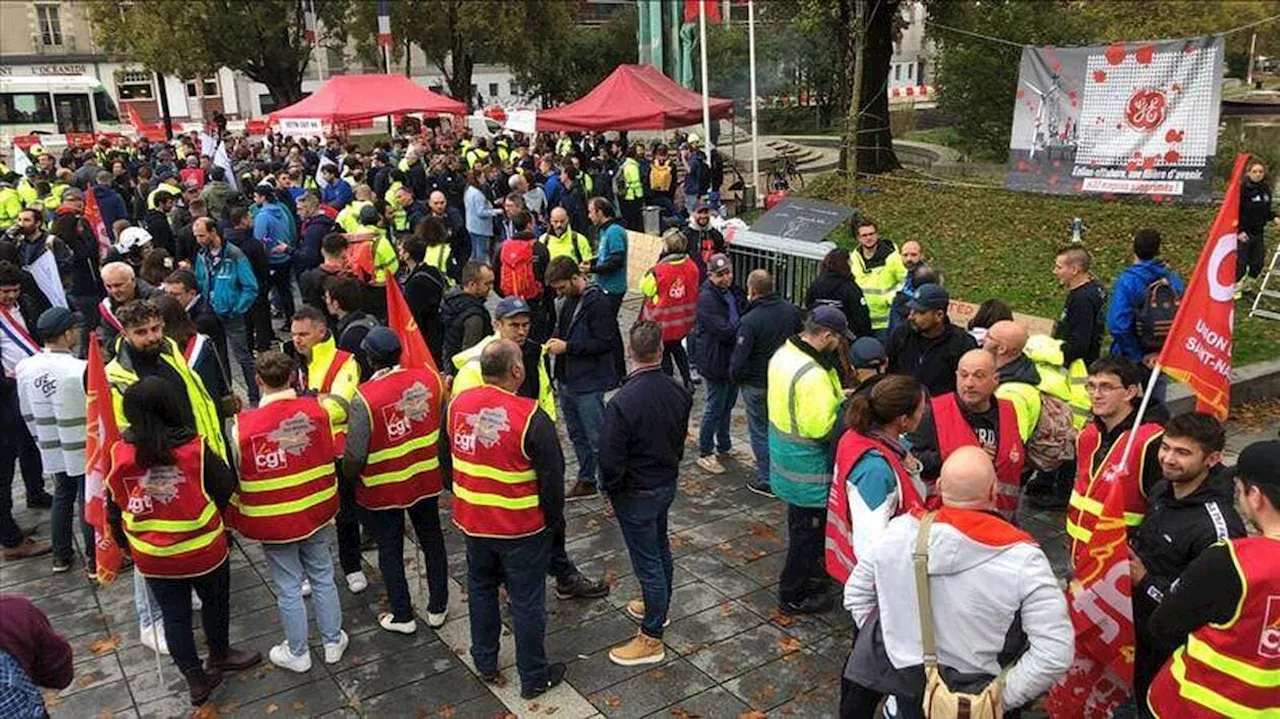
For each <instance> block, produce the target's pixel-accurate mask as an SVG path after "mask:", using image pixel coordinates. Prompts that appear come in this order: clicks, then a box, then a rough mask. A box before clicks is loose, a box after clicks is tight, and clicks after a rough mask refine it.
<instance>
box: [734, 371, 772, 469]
mask: <svg viewBox="0 0 1280 719" xmlns="http://www.w3.org/2000/svg"><path fill="white" fill-rule="evenodd" d="M738 391H739V392H741V393H742V404H743V405H744V406H745V407H746V409H747V432H748V434H749V435H750V436H751V453H752V454H754V455H755V457H756V478H757V479H759V480H760V481H761V482H764V483H766V484H768V482H769V401H768V392H767V391H766V390H765V388H764V387H753V386H751V385H749V384H744V385H742V386H740V387H739V388H738Z"/></svg>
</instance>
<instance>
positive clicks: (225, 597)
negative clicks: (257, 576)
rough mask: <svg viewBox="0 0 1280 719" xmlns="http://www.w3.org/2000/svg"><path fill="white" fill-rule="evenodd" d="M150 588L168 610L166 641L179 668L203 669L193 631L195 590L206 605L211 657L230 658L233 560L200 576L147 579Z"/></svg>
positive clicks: (203, 616) (202, 612) (204, 616)
mask: <svg viewBox="0 0 1280 719" xmlns="http://www.w3.org/2000/svg"><path fill="white" fill-rule="evenodd" d="M147 586H148V587H150V589H151V591H152V592H154V593H155V595H156V601H157V602H158V603H159V604H160V607H161V608H162V609H163V611H164V638H165V643H166V644H168V645H169V653H170V655H172V656H173V663H174V664H176V665H178V669H179V670H180V671H181V672H182V673H183V674H187V673H190V672H193V671H195V670H196V669H199V668H200V655H199V654H197V653H196V638H195V635H194V634H192V629H191V590H193V589H194V590H195V592H196V595H197V596H199V597H200V601H202V602H204V606H203V607H202V608H201V609H200V621H201V624H202V625H203V626H204V636H205V639H206V640H208V643H209V654H210V656H213V657H220V656H226V654H227V651H228V650H229V649H230V648H231V643H230V624H231V619H230V617H231V561H230V560H227V561H224V562H223V563H222V564H220V565H218V567H217V569H214V570H213V571H211V572H209V573H207V574H201V575H200V576H198V577H182V578H180V579H178V578H168V577H164V578H157V577H149V578H147Z"/></svg>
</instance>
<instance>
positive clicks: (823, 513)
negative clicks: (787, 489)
mask: <svg viewBox="0 0 1280 719" xmlns="http://www.w3.org/2000/svg"><path fill="white" fill-rule="evenodd" d="M826 531H827V508H826V507H798V506H796V505H794V504H788V505H787V561H786V564H784V565H783V566H782V576H781V577H780V578H779V580H778V601H780V602H797V603H798V602H802V601H804V599H805V597H807V596H808V595H809V594H810V592H811V591H812V589H811V588H812V586H813V582H812V581H811V580H813V579H816V578H819V577H822V576H825V573H824V570H823V569H822V552H823V543H824V541H825V539H826Z"/></svg>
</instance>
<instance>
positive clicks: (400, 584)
mask: <svg viewBox="0 0 1280 719" xmlns="http://www.w3.org/2000/svg"><path fill="white" fill-rule="evenodd" d="M438 499H439V498H438V497H427V498H426V499H422V500H419V501H418V503H417V504H415V505H413V506H412V507H409V508H408V509H379V510H366V514H367V516H368V521H369V528H370V529H371V530H372V531H373V533H374V536H375V537H377V538H378V569H379V570H381V571H382V582H383V584H385V585H386V587H387V603H389V604H390V605H391V613H392V614H393V615H395V621H397V622H407V621H409V620H411V619H413V601H412V599H410V596H409V582H408V580H407V579H405V576H404V515H405V514H406V513H407V514H408V515H409V522H410V523H411V524H412V525H413V533H414V534H416V535H418V546H420V547H422V553H423V554H425V555H426V557H427V595H428V597H429V599H428V602H427V611H428V612H433V613H439V612H443V611H444V610H445V607H447V606H448V605H449V570H448V564H447V562H446V560H445V549H444V533H443V531H441V529H440V508H439V502H438Z"/></svg>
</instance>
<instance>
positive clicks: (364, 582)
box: [347, 572, 369, 594]
mask: <svg viewBox="0 0 1280 719" xmlns="http://www.w3.org/2000/svg"><path fill="white" fill-rule="evenodd" d="M368 588H369V578H368V577H366V576H364V572H352V573H350V574H348V575H347V589H350V590H351V593H352V594H359V593H360V592H363V591H364V590H366V589H368Z"/></svg>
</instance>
